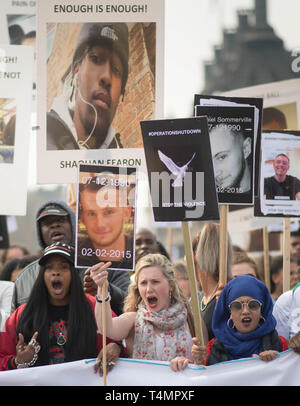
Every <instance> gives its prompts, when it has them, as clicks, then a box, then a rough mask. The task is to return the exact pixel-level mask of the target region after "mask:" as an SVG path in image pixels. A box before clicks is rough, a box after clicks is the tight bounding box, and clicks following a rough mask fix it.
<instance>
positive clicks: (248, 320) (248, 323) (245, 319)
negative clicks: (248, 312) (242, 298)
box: [242, 317, 252, 327]
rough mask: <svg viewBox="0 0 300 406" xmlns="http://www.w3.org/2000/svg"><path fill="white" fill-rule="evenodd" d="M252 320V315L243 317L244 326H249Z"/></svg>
mask: <svg viewBox="0 0 300 406" xmlns="http://www.w3.org/2000/svg"><path fill="white" fill-rule="evenodd" d="M251 321H252V319H251V317H243V318H242V323H243V326H244V327H249V326H250V324H251Z"/></svg>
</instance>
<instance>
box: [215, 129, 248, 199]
mask: <svg viewBox="0 0 300 406" xmlns="http://www.w3.org/2000/svg"><path fill="white" fill-rule="evenodd" d="M210 143H211V152H212V157H213V164H214V173H215V181H216V186H217V187H219V188H229V187H237V188H240V187H242V188H243V190H242V192H246V191H248V190H249V189H250V177H249V175H248V174H247V177H249V179H246V172H247V171H248V167H247V162H246V159H247V158H248V156H249V155H250V153H251V139H250V138H249V137H248V138H246V139H245V140H244V139H243V136H242V135H241V134H232V133H231V131H229V130H227V129H223V128H222V129H221V128H216V129H214V130H212V131H211V132H210ZM246 169H247V170H246Z"/></svg>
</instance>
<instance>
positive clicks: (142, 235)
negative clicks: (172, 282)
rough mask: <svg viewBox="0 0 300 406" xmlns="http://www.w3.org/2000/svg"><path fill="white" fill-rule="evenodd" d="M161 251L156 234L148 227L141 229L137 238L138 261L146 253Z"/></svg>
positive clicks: (136, 252) (136, 251)
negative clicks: (147, 228)
mask: <svg viewBox="0 0 300 406" xmlns="http://www.w3.org/2000/svg"><path fill="white" fill-rule="evenodd" d="M157 252H159V249H158V245H157V242H156V237H155V235H154V234H153V233H152V232H151V231H149V230H146V229H142V230H139V231H138V232H137V234H136V238H135V255H136V257H135V258H136V262H137V261H138V260H139V259H140V258H141V257H142V256H144V255H147V254H155V253H157Z"/></svg>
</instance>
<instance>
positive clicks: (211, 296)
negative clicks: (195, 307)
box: [200, 282, 219, 312]
mask: <svg viewBox="0 0 300 406" xmlns="http://www.w3.org/2000/svg"><path fill="white" fill-rule="evenodd" d="M218 285H219V282H218V283H217V285H216V287H215V288H214V290H213V292H212V293H211V294H210V296H208V299H207V302H206V304H203V300H204V296H203V297H202V299H201V301H200V311H201V312H204V310H205V309H206V308H207V306H208V304H209V302H210V301H211V300H212V299H213V297H214V295H215V293H216V291H217V288H218Z"/></svg>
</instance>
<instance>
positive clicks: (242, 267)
mask: <svg viewBox="0 0 300 406" xmlns="http://www.w3.org/2000/svg"><path fill="white" fill-rule="evenodd" d="M239 275H252V276H254V277H255V278H256V273H255V270H254V269H253V268H252V266H251V265H250V264H248V263H247V262H242V263H240V264H234V265H232V276H233V277H234V278H236V277H237V276H239Z"/></svg>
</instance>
